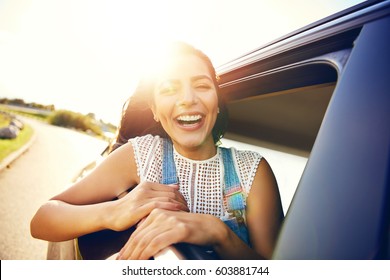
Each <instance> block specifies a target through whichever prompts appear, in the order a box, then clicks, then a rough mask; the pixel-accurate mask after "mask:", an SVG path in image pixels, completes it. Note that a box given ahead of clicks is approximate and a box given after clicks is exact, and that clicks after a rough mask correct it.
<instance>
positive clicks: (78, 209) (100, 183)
mask: <svg viewBox="0 0 390 280" xmlns="http://www.w3.org/2000/svg"><path fill="white" fill-rule="evenodd" d="M136 168H137V167H136V164H135V160H134V152H133V149H132V146H131V144H126V145H123V146H122V147H121V148H119V149H117V150H115V151H114V152H113V153H111V154H110V155H109V156H108V157H107V158H106V159H105V160H104V161H103V162H102V163H101V164H100V165H98V166H97V167H96V168H95V169H94V170H93V171H92V172H91V173H90V174H88V175H87V176H86V177H85V178H83V179H81V180H80V181H78V182H76V183H75V184H74V185H72V186H71V187H70V188H68V189H67V190H65V191H64V192H62V193H60V194H58V195H56V196H55V197H53V198H52V199H51V200H50V201H48V202H47V203H45V204H44V205H42V206H41V207H40V209H39V210H38V211H37V213H36V214H35V216H34V217H33V219H32V221H31V225H30V226H31V234H32V236H33V237H35V238H39V239H44V240H49V241H64V240H69V239H72V238H75V237H78V236H80V235H84V234H86V233H90V232H94V231H97V230H101V229H113V230H125V229H127V228H129V227H131V226H132V225H134V224H136V223H137V222H138V221H139V220H140V219H142V218H144V217H145V216H146V215H148V214H149V213H150V212H151V211H152V210H153V209H154V208H159V207H160V208H164V209H170V210H187V207H186V206H185V201H184V199H183V198H182V196H181V195H180V193H179V192H178V187H177V186H171V187H170V186H164V185H160V184H156V183H148V182H145V183H142V184H140V185H138V186H137V187H136V188H135V190H134V191H131V192H129V193H128V194H127V195H126V196H124V197H123V198H121V199H118V200H113V199H114V198H116V197H118V196H119V195H120V194H121V193H123V192H124V191H126V190H127V189H129V188H130V187H133V186H134V185H137V184H138V183H139V178H138V175H137V169H136Z"/></svg>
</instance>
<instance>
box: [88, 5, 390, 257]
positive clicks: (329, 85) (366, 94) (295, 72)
mask: <svg viewBox="0 0 390 280" xmlns="http://www.w3.org/2000/svg"><path fill="white" fill-rule="evenodd" d="M389 30H390V1H366V2H363V3H361V4H358V5H356V6H353V7H351V8H349V9H346V10H344V11H341V12H339V13H336V14H334V15H332V16H329V17H327V18H324V19H322V20H320V21H317V22H315V23H312V24H310V25H309V26H306V27H304V28H301V29H299V30H297V31H295V32H292V33H290V34H287V35H286V36H284V37H282V38H279V39H277V40H275V41H272V42H270V43H269V44H266V45H264V46H262V47H260V48H258V49H256V50H253V51H251V52H249V53H247V54H245V55H243V56H241V57H239V58H237V59H235V60H232V61H230V62H228V63H226V64H224V65H222V66H221V67H218V68H217V72H218V75H219V78H220V87H221V94H222V96H223V97H224V98H225V99H226V101H227V106H228V110H229V115H230V122H229V127H228V129H227V133H226V135H225V138H226V139H227V140H223V144H224V145H241V146H242V147H244V146H245V145H250V147H251V148H255V149H257V148H258V149H259V150H260V151H262V152H264V153H265V155H266V157H267V160H269V158H268V155H269V157H270V158H271V159H270V160H269V162H270V164H271V166H272V168H273V169H274V171H275V174H276V177H277V180H278V183H279V187H280V191H281V195H282V203H283V209H284V210H285V214H286V215H285V220H284V222H283V226H282V229H281V231H280V233H279V236H278V241H277V245H276V248H275V251H274V254H273V259H299V260H308V259H320V260H324V259H326V260H328V259H333V260H340V259H389V254H390V253H389V251H390V250H389V249H390V245H389V244H390V242H389V241H390V240H389V235H390V227H389V222H390V217H389V213H390V186H389V182H390V176H389V174H390V171H389V170H390V169H389V166H390V125H389V121H390V110H389V107H390V79H389V77H390V75H389V73H390V36H389ZM253 36H261V34H258V35H256V34H253ZM264 153H263V154H264ZM275 155H277V157H276V156H275ZM273 157H275V160H273V159H272V158H273ZM89 168H92V166H90V167H89ZM85 171H86V170H83V171H82V172H83V173H85ZM188 251H191V252H192V251H195V252H198V253H195V254H187V253H188ZM183 252H187V253H183ZM165 253H166V254H164V255H165V256H167V255H169V256H172V255H175V256H176V257H177V258H179V259H183V258H184V259H199V258H200V259H202V258H205V259H209V258H217V257H218V256H215V255H210V254H204V250H203V249H202V248H199V247H196V246H191V245H188V244H184V245H183V244H181V245H179V246H177V247H176V248H173V249H172V250H171V249H167V251H166V252H165ZM175 253H178V254H175Z"/></svg>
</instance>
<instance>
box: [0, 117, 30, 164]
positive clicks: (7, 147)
mask: <svg viewBox="0 0 390 280" xmlns="http://www.w3.org/2000/svg"><path fill="white" fill-rule="evenodd" d="M32 135H33V129H32V127H31V126H29V125H28V124H24V128H23V130H21V131H20V133H19V135H18V137H16V138H15V139H0V162H2V161H3V160H4V159H5V158H6V157H7V156H9V155H10V154H12V153H13V152H15V151H17V150H18V149H20V148H21V147H22V146H23V145H24V144H26V143H27V142H28V141H29V140H30V138H31V137H32Z"/></svg>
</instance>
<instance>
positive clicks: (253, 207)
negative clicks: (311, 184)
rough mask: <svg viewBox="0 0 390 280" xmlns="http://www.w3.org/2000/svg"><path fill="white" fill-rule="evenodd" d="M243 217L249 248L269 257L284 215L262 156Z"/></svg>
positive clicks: (273, 177) (277, 192)
mask: <svg viewBox="0 0 390 280" xmlns="http://www.w3.org/2000/svg"><path fill="white" fill-rule="evenodd" d="M246 218H247V225H248V230H249V235H250V239H251V244H252V247H253V249H254V250H255V251H256V252H257V253H258V254H260V255H261V256H263V257H264V258H266V259H269V258H271V257H272V252H273V250H274V247H275V245H276V240H277V237H278V234H279V230H280V227H281V225H282V222H283V219H284V214H283V208H282V203H281V199H280V194H279V188H278V185H277V182H276V179H275V176H274V174H273V172H272V169H271V167H270V166H269V164H268V162H267V161H266V160H265V159H262V160H261V162H260V164H259V167H258V170H257V172H256V176H255V178H254V181H253V184H252V188H251V191H250V193H249V196H248V198H247V213H246Z"/></svg>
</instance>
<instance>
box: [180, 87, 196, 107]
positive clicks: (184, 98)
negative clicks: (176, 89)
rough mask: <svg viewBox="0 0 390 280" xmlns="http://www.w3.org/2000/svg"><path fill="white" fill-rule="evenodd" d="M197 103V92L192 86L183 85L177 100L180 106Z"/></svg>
mask: <svg viewBox="0 0 390 280" xmlns="http://www.w3.org/2000/svg"><path fill="white" fill-rule="evenodd" d="M196 103H197V96H196V92H195V91H194V90H193V88H192V87H191V86H186V87H183V88H182V90H181V93H180V94H179V98H178V100H177V105H178V106H188V105H193V104H196Z"/></svg>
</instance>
